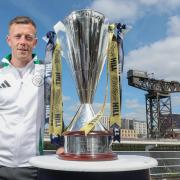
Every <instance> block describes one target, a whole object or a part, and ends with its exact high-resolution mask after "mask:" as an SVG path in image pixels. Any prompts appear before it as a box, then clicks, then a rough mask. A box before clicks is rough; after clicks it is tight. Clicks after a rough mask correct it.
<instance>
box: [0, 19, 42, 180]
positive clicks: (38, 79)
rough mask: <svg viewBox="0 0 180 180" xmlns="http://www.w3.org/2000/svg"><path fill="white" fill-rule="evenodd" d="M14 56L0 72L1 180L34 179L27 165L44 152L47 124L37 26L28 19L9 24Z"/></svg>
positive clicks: (35, 174) (34, 170)
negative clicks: (44, 134) (36, 51)
mask: <svg viewBox="0 0 180 180" xmlns="http://www.w3.org/2000/svg"><path fill="white" fill-rule="evenodd" d="M7 43H8V45H9V46H10V48H11V54H9V55H8V56H6V57H5V58H3V59H2V63H3V67H2V68H1V69H0V180H1V179H8V180H15V179H16V180H35V179H37V169H36V168H34V167H31V165H30V164H29V163H28V161H29V159H30V158H31V157H33V156H36V155H39V151H40V149H41V143H40V142H41V137H42V128H43V122H44V81H43V80H44V65H43V64H39V60H38V59H37V56H36V55H35V54H33V53H32V52H33V49H34V48H35V46H36V44H37V38H36V24H35V23H34V21H33V20H32V19H30V18H29V17H26V16H19V17H16V18H14V19H13V20H11V22H10V23H9V34H8V36H7Z"/></svg>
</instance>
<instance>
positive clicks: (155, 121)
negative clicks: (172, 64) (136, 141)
mask: <svg viewBox="0 0 180 180" xmlns="http://www.w3.org/2000/svg"><path fill="white" fill-rule="evenodd" d="M127 76H128V77H127V78H128V84H129V85H130V86H133V87H136V88H139V89H142V90H144V91H147V92H148V93H147V94H146V95H145V97H146V121H147V134H148V137H149V138H156V137H174V132H173V128H174V123H173V119H172V108H171V97H170V93H175V92H180V83H179V82H177V81H170V82H168V81H164V80H157V79H154V78H152V77H150V76H149V75H148V73H147V72H143V71H137V70H129V71H128V73H127Z"/></svg>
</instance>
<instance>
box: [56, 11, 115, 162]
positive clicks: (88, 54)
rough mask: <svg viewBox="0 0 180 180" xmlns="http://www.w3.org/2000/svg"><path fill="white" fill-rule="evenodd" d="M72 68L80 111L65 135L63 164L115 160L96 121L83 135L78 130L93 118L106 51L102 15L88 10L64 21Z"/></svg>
mask: <svg viewBox="0 0 180 180" xmlns="http://www.w3.org/2000/svg"><path fill="white" fill-rule="evenodd" d="M64 26H65V33H66V38H67V45H68V58H67V61H68V63H69V65H70V67H71V70H72V74H73V77H74V80H75V82H76V89H77V93H78V96H79V100H80V107H79V109H78V110H77V112H76V114H75V116H74V118H73V120H72V121H71V123H70V125H69V126H68V127H67V129H66V131H65V132H64V138H65V144H64V153H63V154H61V155H59V157H60V158H61V159H64V160H80V161H83V160H84V161H96V160H98V161H99V160H114V159H117V155H116V154H115V153H113V152H112V150H111V136H112V133H111V132H110V131H108V130H107V129H106V128H105V127H104V126H103V125H102V124H101V123H100V121H98V122H97V123H96V124H95V126H94V128H93V129H92V130H91V131H90V132H89V133H88V134H87V135H85V133H84V131H81V130H80V129H81V128H82V127H84V125H85V124H86V123H88V122H91V120H92V119H93V118H94V117H95V113H94V111H93V108H92V103H93V97H94V94H95V91H96V87H97V84H98V81H99V78H100V75H101V72H102V70H103V66H104V63H105V59H106V54H107V47H108V24H107V23H106V22H105V17H104V15H103V14H101V13H99V12H97V11H93V10H90V9H85V10H79V11H74V12H72V13H71V14H70V15H69V16H67V17H66V18H65V20H64Z"/></svg>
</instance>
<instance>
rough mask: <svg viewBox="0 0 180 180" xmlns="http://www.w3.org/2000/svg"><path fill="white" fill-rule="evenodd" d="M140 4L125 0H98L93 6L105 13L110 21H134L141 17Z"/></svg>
mask: <svg viewBox="0 0 180 180" xmlns="http://www.w3.org/2000/svg"><path fill="white" fill-rule="evenodd" d="M137 5H138V4H137V3H135V2H134V1H124V0H120V1H118V0H111V1H109V0H96V1H93V3H92V4H91V7H90V8H92V9H95V10H97V11H99V12H101V13H103V14H104V15H105V16H106V17H107V18H108V19H109V20H110V21H117V20H124V21H130V22H131V21H134V19H136V17H138V16H139V15H140V12H139V11H138V6H137Z"/></svg>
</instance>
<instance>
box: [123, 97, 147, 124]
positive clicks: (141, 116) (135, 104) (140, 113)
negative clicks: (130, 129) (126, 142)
mask: <svg viewBox="0 0 180 180" xmlns="http://www.w3.org/2000/svg"><path fill="white" fill-rule="evenodd" d="M125 109H126V110H127V111H126V113H125V114H124V115H123V117H125V118H128V119H136V120H141V121H145V120H146V110H145V104H141V103H140V102H139V101H138V99H127V100H126V101H125ZM128 110H129V111H130V112H128Z"/></svg>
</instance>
